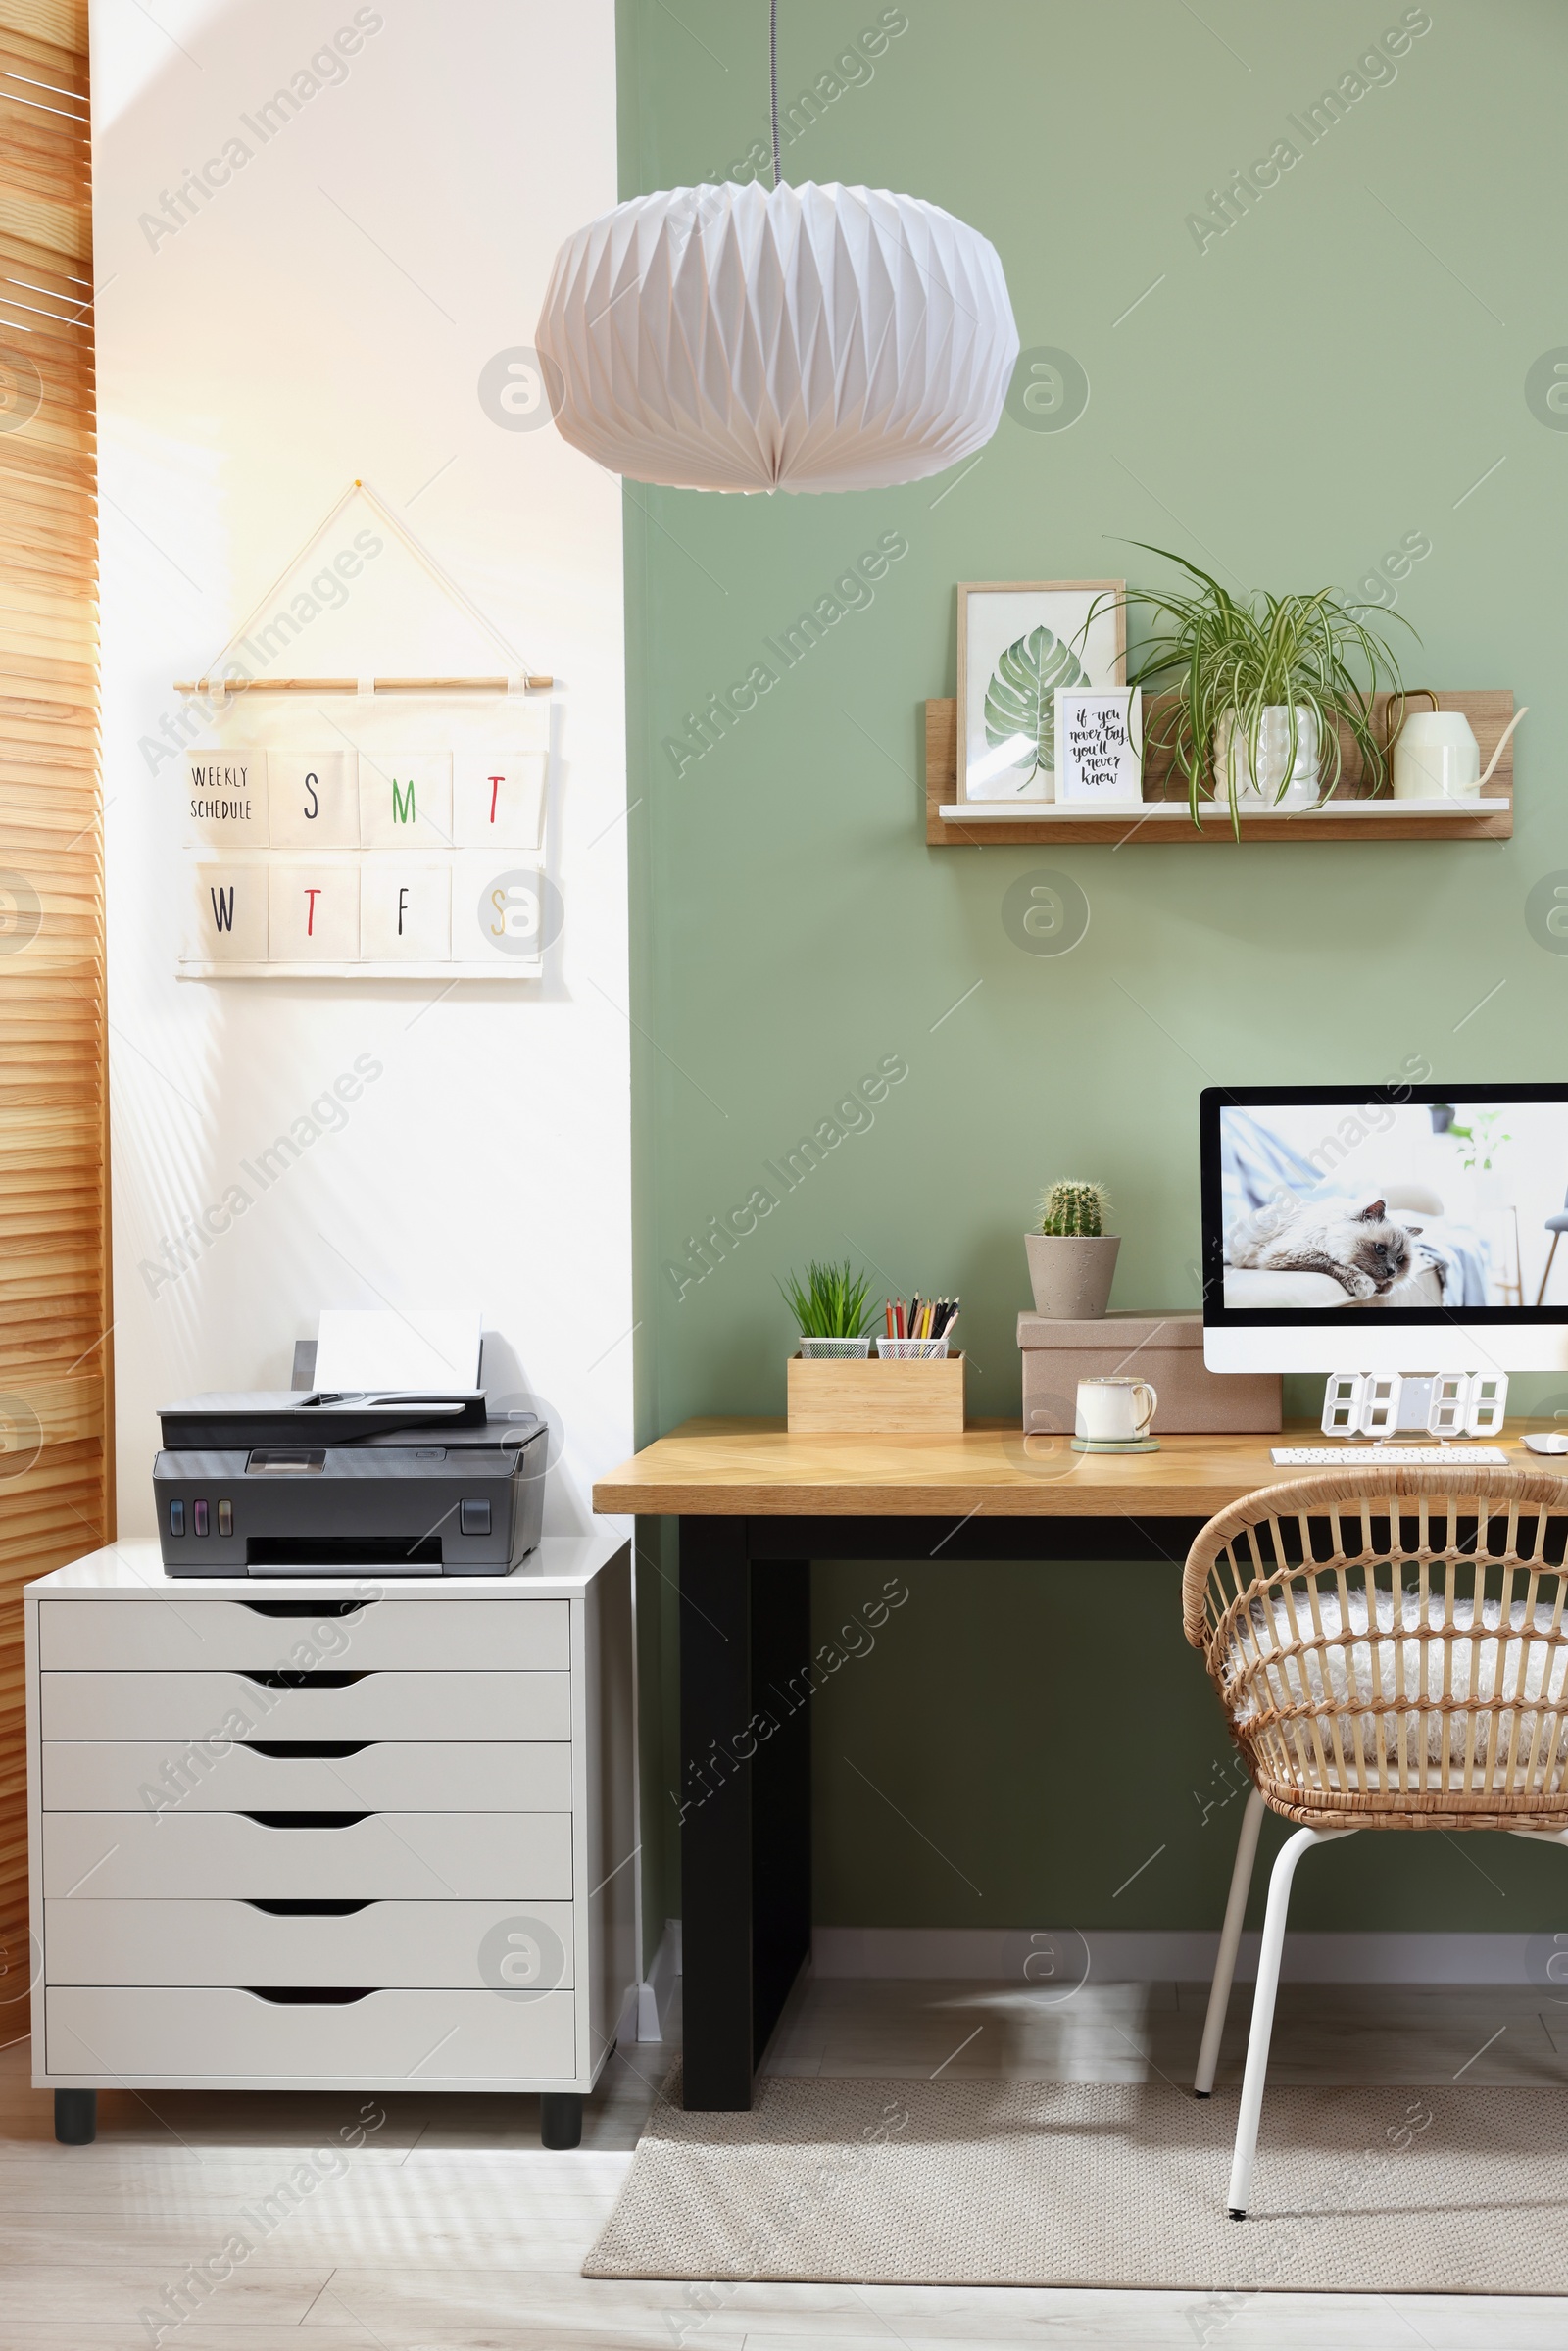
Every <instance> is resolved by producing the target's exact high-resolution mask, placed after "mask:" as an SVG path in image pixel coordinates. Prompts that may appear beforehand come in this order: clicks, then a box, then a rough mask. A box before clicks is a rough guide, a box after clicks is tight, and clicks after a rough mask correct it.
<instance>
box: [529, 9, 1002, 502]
mask: <svg viewBox="0 0 1568 2351" xmlns="http://www.w3.org/2000/svg"><path fill="white" fill-rule="evenodd" d="M773 6H774V13H775V19H776V11H777V0H773ZM773 176H774V185H773V187H772V188H771V189H764V188H760V187H758V186H756V185H753V186H750V187H739V186H734V185H730V186H726V187H697V188H675V189H672V190H669V191H666V192H664V193H662V194H660V195H654V196H639V197H636V198H634V199H633V201H632V202H631V203H629V204H622V205H617V206H616V208H615V210H614V211H613V212H612V213H607V214H606V215H605V216H604V218H603V219H602V220H595V221H592V222H590V224H589V225H588V226H587V227H586V228H582V229H579V230H578V231H577V233H576V235H575V236H573V237H568V239H567V240H566V242H565V244H564V246H563V247H562V249H561V251H560V253H559V254H558V255H557V257H556V266H555V269H554V271H553V272H552V275H551V280H550V286H549V290H548V292H547V293H546V295H545V303H544V309H543V311H542V312H541V313H540V318H539V324H538V328H537V330H536V333H535V342H536V345H537V348H538V351H539V355H540V358H541V359H542V360H543V361H544V362H545V363H546V372H547V374H548V373H550V372H551V370H552V369H554V370H555V371H556V381H555V383H554V384H553V385H552V390H553V391H554V392H555V393H556V395H557V408H556V425H557V429H558V430H559V431H560V432H561V433H562V434H563V436H564V438H565V439H566V440H568V441H569V442H571V444H572V446H573V447H574V448H577V449H581V450H582V451H584V452H585V454H586V455H587V456H589V457H591V458H593V459H595V460H596V461H597V463H598V464H600V465H605V466H607V467H608V468H609V469H610V471H611V472H613V473H624V474H629V475H630V476H631V478H632V479H633V480H635V481H648V482H663V483H667V484H670V485H672V486H674V487H676V488H681V489H693V490H773V489H780V490H866V489H878V488H881V487H883V486H885V485H886V484H888V483H891V482H903V481H919V480H921V479H922V478H923V477H924V476H925V475H927V474H931V473H940V472H941V471H942V470H943V468H944V467H945V466H948V465H954V464H955V463H956V461H957V460H958V459H959V458H962V457H966V456H967V455H968V454H969V453H970V452H971V451H972V450H975V449H979V448H982V447H983V446H984V445H985V443H986V442H987V441H989V440H990V438H991V436H992V434H993V433H994V432H995V431H996V429H997V424H998V422H999V420H1000V418H1001V415H1002V406H1003V401H1004V399H1005V396H1006V390H1007V385H1008V382H1009V380H1010V378H1011V374H1012V368H1013V364H1014V362H1015V361H1016V359H1017V357H1018V330H1017V328H1016V326H1015V325H1014V323H1013V318H1012V307H1011V304H1010V303H1009V302H1008V299H1007V286H1006V280H1005V277H1004V275H1003V271H1002V264H1001V262H1000V260H999V259H998V257H997V253H996V249H995V247H994V246H993V245H992V244H991V243H990V242H989V240H988V239H987V238H985V237H983V236H981V235H980V234H979V233H978V231H977V230H975V229H972V228H968V227H966V226H965V225H964V223H963V222H962V221H961V220H955V219H954V217H953V215H952V214H951V213H945V212H943V211H942V210H941V209H940V208H939V207H938V206H937V205H934V204H925V203H922V202H921V201H920V199H919V198H918V197H915V196H894V195H890V194H889V193H888V192H887V191H886V190H884V189H873V188H846V187H839V186H836V185H829V186H826V187H817V186H814V185H809V184H808V185H806V186H803V187H785V186H781V185H780V184H779V175H778V75H777V68H776V56H775V68H774V73H773Z"/></svg>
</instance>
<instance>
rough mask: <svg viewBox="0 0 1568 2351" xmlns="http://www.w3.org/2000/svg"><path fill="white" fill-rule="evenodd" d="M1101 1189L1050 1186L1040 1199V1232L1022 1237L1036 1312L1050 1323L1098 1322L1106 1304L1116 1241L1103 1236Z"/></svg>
mask: <svg viewBox="0 0 1568 2351" xmlns="http://www.w3.org/2000/svg"><path fill="white" fill-rule="evenodd" d="M1109 1214H1110V1201H1109V1200H1108V1199H1107V1197H1106V1194H1105V1188H1104V1186H1103V1184H1091V1183H1085V1182H1083V1181H1081V1180H1073V1181H1068V1182H1063V1183H1057V1184H1052V1185H1051V1186H1050V1187H1049V1188H1048V1189H1047V1190H1046V1191H1045V1192H1044V1193H1043V1194H1042V1195H1041V1199H1040V1228H1039V1230H1038V1232H1033V1233H1026V1234H1025V1235H1024V1249H1025V1250H1026V1251H1027V1253H1028V1258H1029V1281H1030V1285H1031V1287H1032V1289H1033V1291H1034V1294H1035V1312H1036V1313H1037V1314H1044V1315H1046V1316H1048V1317H1049V1318H1050V1320H1051V1321H1053V1322H1092V1321H1098V1320H1099V1318H1100V1317H1101V1316H1102V1315H1103V1313H1104V1311H1105V1308H1106V1306H1107V1304H1108V1303H1109V1301H1110V1284H1111V1278H1112V1276H1113V1275H1114V1273H1115V1270H1116V1251H1117V1250H1118V1249H1120V1247H1121V1241H1120V1238H1119V1236H1118V1235H1116V1234H1114V1233H1107V1232H1106V1231H1105V1219H1106V1217H1107V1216H1108V1215H1109Z"/></svg>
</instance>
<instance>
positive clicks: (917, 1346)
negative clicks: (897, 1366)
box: [876, 1339, 948, 1363]
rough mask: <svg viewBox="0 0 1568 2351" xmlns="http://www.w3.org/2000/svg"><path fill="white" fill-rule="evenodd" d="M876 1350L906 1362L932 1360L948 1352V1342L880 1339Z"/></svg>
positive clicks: (939, 1340) (941, 1340) (943, 1340)
mask: <svg viewBox="0 0 1568 2351" xmlns="http://www.w3.org/2000/svg"><path fill="white" fill-rule="evenodd" d="M876 1351H877V1353H878V1354H879V1355H891V1356H892V1357H894V1359H895V1360H896V1361H901V1362H905V1363H916V1362H931V1361H933V1360H934V1359H935V1358H936V1357H938V1356H939V1355H945V1354H946V1353H947V1351H948V1343H947V1341H946V1340H945V1339H879V1340H878V1341H877V1343H876Z"/></svg>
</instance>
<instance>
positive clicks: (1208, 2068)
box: [1193, 1788, 1263, 2098]
mask: <svg viewBox="0 0 1568 2351" xmlns="http://www.w3.org/2000/svg"><path fill="white" fill-rule="evenodd" d="M1262 1825H1263V1799H1262V1797H1261V1795H1260V1794H1259V1793H1258V1791H1257V1789H1256V1788H1250V1789H1249V1790H1248V1796H1247V1809H1246V1811H1245V1812H1244V1813H1243V1814H1242V1833H1241V1835H1240V1837H1238V1838H1237V1840H1236V1866H1235V1868H1234V1869H1233V1870H1232V1871H1231V1890H1230V1899H1229V1900H1228V1901H1227V1903H1226V1905H1225V1924H1224V1926H1223V1927H1222V1928H1221V1929H1220V1935H1219V1957H1218V1958H1217V1959H1216V1960H1215V1962H1214V1981H1213V1983H1212V1984H1210V1986H1209V1991H1208V2014H1207V2016H1206V2017H1205V2018H1204V2019H1203V2044H1202V2047H1201V2049H1200V2050H1199V2052H1198V2072H1197V2075H1196V2076H1195V2078H1194V2081H1193V2095H1194V2097H1195V2098H1206V2097H1208V2096H1209V2094H1210V2092H1211V2091H1212V2090H1213V2087H1214V2068H1215V2067H1216V2066H1217V2065H1218V2063H1219V2044H1220V2041H1221V2039H1222V2038H1223V2037H1224V2033H1225V2013H1226V2010H1227V2009H1228V2008H1229V2006H1230V1999H1231V1978H1232V1977H1233V1976H1234V1975H1235V1973H1236V1952H1237V1946H1238V1945H1239V1944H1240V1942H1241V1939H1242V1921H1243V1920H1244V1919H1245V1918H1246V1916H1247V1897H1248V1895H1249V1893H1250V1891H1251V1886H1252V1865H1253V1863H1254V1862H1255V1861H1256V1859H1257V1833H1258V1830H1259V1829H1260V1828H1261V1827H1262Z"/></svg>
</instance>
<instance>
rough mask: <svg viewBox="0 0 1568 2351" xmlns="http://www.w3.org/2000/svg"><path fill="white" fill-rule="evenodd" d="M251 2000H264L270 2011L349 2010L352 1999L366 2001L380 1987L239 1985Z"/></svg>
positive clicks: (353, 2000)
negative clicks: (276, 2009) (275, 2009)
mask: <svg viewBox="0 0 1568 2351" xmlns="http://www.w3.org/2000/svg"><path fill="white" fill-rule="evenodd" d="M240 1989H241V1991H248V1992H249V1993H250V1995H251V1998H252V1999H253V2000H266V2001H267V2002H268V2003H269V2005H270V2007H273V2008H351V2007H352V2006H353V2004H354V2002H355V2001H356V2000H368V1998H369V1996H370V1994H371V1992H373V1991H378V1990H379V1989H380V1986H379V1985H378V1984H363V1985H361V1986H359V1987H357V1988H345V1987H343V1986H341V1985H338V1984H330V1985H325V1986H318V1985H316V1984H241V1985H240Z"/></svg>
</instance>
